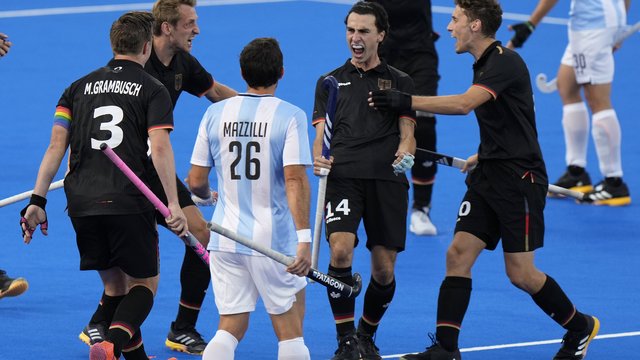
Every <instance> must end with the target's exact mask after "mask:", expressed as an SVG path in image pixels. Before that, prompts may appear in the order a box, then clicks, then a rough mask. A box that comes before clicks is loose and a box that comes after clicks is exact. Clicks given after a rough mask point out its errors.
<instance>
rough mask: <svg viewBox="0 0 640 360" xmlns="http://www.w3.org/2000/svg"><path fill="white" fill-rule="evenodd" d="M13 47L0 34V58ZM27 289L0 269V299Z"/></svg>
mask: <svg viewBox="0 0 640 360" xmlns="http://www.w3.org/2000/svg"><path fill="white" fill-rule="evenodd" d="M11 45H13V44H12V43H11V41H9V36H7V35H6V34H3V33H0V58H1V57H4V56H5V55H7V53H9V48H10V47H11ZM28 288H29V283H28V282H27V280H25V279H23V278H21V277H19V278H16V279H13V278H10V277H9V275H7V272H6V271H4V270H2V269H0V299H2V298H3V297H7V296H18V295H20V294H22V293H24V292H25V291H27V289H28Z"/></svg>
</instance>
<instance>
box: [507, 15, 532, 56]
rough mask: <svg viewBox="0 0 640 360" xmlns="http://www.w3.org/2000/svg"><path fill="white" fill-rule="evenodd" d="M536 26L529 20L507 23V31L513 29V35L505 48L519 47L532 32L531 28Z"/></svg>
mask: <svg viewBox="0 0 640 360" xmlns="http://www.w3.org/2000/svg"><path fill="white" fill-rule="evenodd" d="M535 29H536V26H535V25H533V23H532V22H531V21H525V22H522V23H518V24H514V25H509V31H513V32H514V34H513V37H512V38H511V40H509V42H508V43H507V48H509V49H514V48H520V47H522V45H524V43H525V41H527V39H528V38H529V36H531V34H533V30H535Z"/></svg>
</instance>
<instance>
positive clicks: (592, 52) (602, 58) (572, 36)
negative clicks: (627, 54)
mask: <svg viewBox="0 0 640 360" xmlns="http://www.w3.org/2000/svg"><path fill="white" fill-rule="evenodd" d="M621 31H622V28H606V29H598V30H582V31H571V30H569V44H567V48H566V49H565V51H564V55H562V60H561V63H562V64H563V65H567V66H572V67H573V70H574V72H575V74H576V81H577V83H578V84H609V83H611V82H612V81H613V73H614V61H613V45H614V44H615V39H616V36H617V35H618V33H619V32H621Z"/></svg>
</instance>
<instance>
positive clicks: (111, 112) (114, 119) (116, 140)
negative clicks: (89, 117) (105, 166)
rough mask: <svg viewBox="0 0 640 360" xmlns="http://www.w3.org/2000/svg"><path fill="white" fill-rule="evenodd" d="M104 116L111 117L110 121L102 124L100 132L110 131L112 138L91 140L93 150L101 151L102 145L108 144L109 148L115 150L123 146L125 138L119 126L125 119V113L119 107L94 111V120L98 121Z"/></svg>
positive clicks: (104, 107)
mask: <svg viewBox="0 0 640 360" xmlns="http://www.w3.org/2000/svg"><path fill="white" fill-rule="evenodd" d="M102 116H109V117H110V121H106V122H102V123H100V130H104V131H109V132H110V133H111V136H109V138H108V139H105V140H97V139H94V138H91V148H92V149H95V150H100V144H102V143H106V144H107V145H109V147H111V148H112V149H115V148H116V147H118V145H120V144H122V139H123V138H124V134H123V133H122V129H121V128H120V127H119V126H118V124H119V123H120V122H122V120H123V119H124V112H123V111H122V109H121V108H120V107H119V106H113V105H110V106H101V107H99V108H97V109H95V110H94V111H93V118H94V119H98V118H100V117H102Z"/></svg>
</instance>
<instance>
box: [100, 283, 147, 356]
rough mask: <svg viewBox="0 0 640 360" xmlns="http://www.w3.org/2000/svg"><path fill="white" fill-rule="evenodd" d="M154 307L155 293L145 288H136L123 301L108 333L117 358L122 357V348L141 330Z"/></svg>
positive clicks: (108, 338)
mask: <svg viewBox="0 0 640 360" xmlns="http://www.w3.org/2000/svg"><path fill="white" fill-rule="evenodd" d="M152 307H153V293H152V292H151V290H149V289H148V288H146V287H144V286H134V287H133V288H131V290H129V293H128V294H127V295H126V296H125V297H124V299H122V301H121V302H120V305H119V306H118V309H116V312H115V314H114V315H113V320H112V321H111V326H110V327H109V331H108V333H107V340H108V341H110V342H112V343H113V348H114V354H115V356H116V357H118V356H120V352H121V351H122V348H124V346H125V345H126V344H128V343H129V340H131V339H132V338H133V336H134V335H135V333H136V332H137V331H138V330H139V329H140V325H142V323H143V322H144V320H145V319H146V318H147V315H149V312H150V311H151V308H152Z"/></svg>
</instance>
